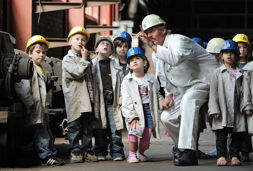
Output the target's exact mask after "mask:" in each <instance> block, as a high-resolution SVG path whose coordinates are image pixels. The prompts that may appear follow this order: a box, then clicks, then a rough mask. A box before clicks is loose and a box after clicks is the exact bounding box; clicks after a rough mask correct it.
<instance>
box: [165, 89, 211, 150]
mask: <svg viewBox="0 0 253 171" xmlns="http://www.w3.org/2000/svg"><path fill="white" fill-rule="evenodd" d="M208 93H209V89H208V86H207V85H204V84H199V85H196V86H193V87H191V88H189V89H187V90H186V91H185V92H184V93H183V94H182V91H181V93H180V94H178V95H177V94H176V95H175V96H174V106H172V107H171V108H169V109H168V110H164V111H163V112H162V114H161V121H162V122H163V124H164V126H165V127H166V129H167V130H168V131H169V133H170V134H171V138H172V139H173V141H174V143H175V145H177V147H178V148H179V149H192V150H196V149H197V144H196V142H197V138H198V132H199V129H198V127H199V115H200V114H199V110H200V107H201V106H202V105H203V104H204V103H205V102H207V100H208Z"/></svg>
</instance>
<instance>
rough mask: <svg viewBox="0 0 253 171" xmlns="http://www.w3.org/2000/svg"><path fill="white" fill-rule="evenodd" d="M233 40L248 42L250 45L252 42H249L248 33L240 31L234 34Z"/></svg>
mask: <svg viewBox="0 0 253 171" xmlns="http://www.w3.org/2000/svg"><path fill="white" fill-rule="evenodd" d="M233 41H235V42H237V43H239V42H243V43H246V44H248V45H249V46H250V42H249V38H248V36H247V35H246V34H243V33H239V34H237V35H235V36H234V38H233Z"/></svg>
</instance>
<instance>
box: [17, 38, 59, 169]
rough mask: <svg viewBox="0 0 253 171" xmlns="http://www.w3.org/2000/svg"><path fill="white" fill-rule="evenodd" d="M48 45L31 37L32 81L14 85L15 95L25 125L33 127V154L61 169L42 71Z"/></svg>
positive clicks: (45, 41)
mask: <svg viewBox="0 0 253 171" xmlns="http://www.w3.org/2000/svg"><path fill="white" fill-rule="evenodd" d="M48 47H49V42H48V41H47V40H46V39H45V38H44V37H43V36H41V35H35V36H33V37H31V38H30V39H29V40H28V42H27V44H26V53H27V54H28V55H29V57H30V58H31V59H32V61H33V65H34V73H33V77H32V79H31V80H21V82H20V83H17V84H16V90H17V94H18V95H19V97H20V99H21V101H22V102H23V103H24V104H25V106H26V108H27V124H28V125H31V126H32V130H33V131H34V139H35V150H36V151H37V153H38V156H39V158H40V159H41V161H42V164H46V165H49V166H52V165H63V164H64V161H62V160H60V159H57V158H56V157H55V155H56V149H55V147H54V137H53V135H52V132H51V129H50V125H49V116H48V114H47V107H48V102H47V100H46V99H47V91H48V84H47V83H48V82H50V80H49V78H48V75H49V74H50V73H46V72H45V69H44V68H43V67H42V66H43V64H45V62H44V60H45V57H46V53H47V50H48Z"/></svg>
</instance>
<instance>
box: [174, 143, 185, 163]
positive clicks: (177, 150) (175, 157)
mask: <svg viewBox="0 0 253 171" xmlns="http://www.w3.org/2000/svg"><path fill="white" fill-rule="evenodd" d="M172 154H173V157H174V160H175V159H177V158H179V157H180V156H181V155H182V154H183V152H182V151H180V150H179V149H178V148H177V147H175V146H173V147H172Z"/></svg>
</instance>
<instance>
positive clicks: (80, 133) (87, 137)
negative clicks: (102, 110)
mask: <svg viewBox="0 0 253 171" xmlns="http://www.w3.org/2000/svg"><path fill="white" fill-rule="evenodd" d="M92 121H93V114H92V113H83V114H82V115H81V117H80V118H78V119H76V120H74V121H72V122H70V123H68V140H69V144H70V149H71V151H79V152H81V150H82V151H89V150H90V149H92V132H93V129H92ZM80 139H81V142H82V144H80V143H79V140H80Z"/></svg>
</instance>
